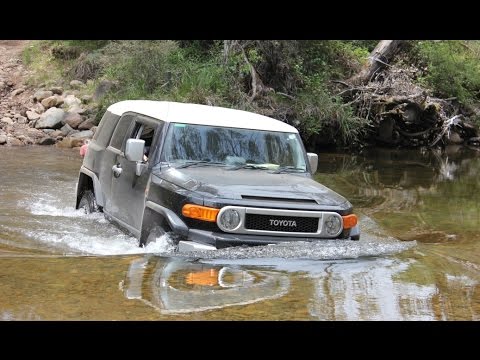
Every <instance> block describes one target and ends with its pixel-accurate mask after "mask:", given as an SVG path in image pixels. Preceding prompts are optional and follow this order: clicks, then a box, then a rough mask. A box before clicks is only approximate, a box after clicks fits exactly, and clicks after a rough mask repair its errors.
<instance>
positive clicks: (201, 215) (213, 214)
mask: <svg viewBox="0 0 480 360" xmlns="http://www.w3.org/2000/svg"><path fill="white" fill-rule="evenodd" d="M219 211H220V209H215V208H210V207H206V206H200V205H194V204H185V205H183V208H182V214H183V216H186V217H189V218H192V219H197V220H203V221H210V222H215V221H217V214H218V212H219Z"/></svg>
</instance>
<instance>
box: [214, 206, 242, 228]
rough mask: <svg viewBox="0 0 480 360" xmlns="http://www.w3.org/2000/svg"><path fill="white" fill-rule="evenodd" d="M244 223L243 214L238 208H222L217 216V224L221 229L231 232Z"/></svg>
mask: <svg viewBox="0 0 480 360" xmlns="http://www.w3.org/2000/svg"><path fill="white" fill-rule="evenodd" d="M241 223H242V215H241V214H240V212H239V211H238V210H236V209H231V208H226V209H222V210H220V213H219V214H218V217H217V225H218V227H219V228H220V230H223V231H226V232H231V231H235V230H236V229H238V228H239V226H240V225H241Z"/></svg>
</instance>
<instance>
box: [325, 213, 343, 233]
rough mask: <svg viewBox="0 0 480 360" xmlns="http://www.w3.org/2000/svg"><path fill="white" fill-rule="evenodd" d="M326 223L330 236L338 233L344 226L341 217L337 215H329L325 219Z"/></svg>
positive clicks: (326, 229)
mask: <svg viewBox="0 0 480 360" xmlns="http://www.w3.org/2000/svg"><path fill="white" fill-rule="evenodd" d="M324 225H325V231H326V233H327V234H328V235H330V236H334V235H337V234H338V233H339V232H340V228H341V227H342V223H341V222H340V217H339V216H335V215H328V216H327V218H326V219H325V223H324Z"/></svg>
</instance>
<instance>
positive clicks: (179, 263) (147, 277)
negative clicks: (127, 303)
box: [123, 256, 289, 313]
mask: <svg viewBox="0 0 480 360" xmlns="http://www.w3.org/2000/svg"><path fill="white" fill-rule="evenodd" d="M288 288H289V279H288V277H287V275H284V274H282V273H278V272H273V271H267V270H250V269H249V270H243V269H240V268H236V267H233V266H232V267H230V266H221V265H210V264H203V263H193V262H189V261H186V260H182V259H168V258H160V257H154V256H152V257H143V258H140V259H137V260H134V261H133V262H132V263H131V264H130V268H129V271H128V274H127V278H126V279H125V283H124V286H123V290H124V293H125V296H126V297H127V298H128V299H139V300H142V301H143V302H145V303H146V304H148V305H150V306H152V307H154V308H155V309H157V310H159V311H160V312H162V313H186V312H193V311H205V310H210V309H218V308H223V307H227V306H233V305H245V304H251V303H255V302H259V301H264V300H268V299H274V298H277V297H280V296H283V295H284V294H286V292H287V290H288Z"/></svg>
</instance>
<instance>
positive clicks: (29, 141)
mask: <svg viewBox="0 0 480 360" xmlns="http://www.w3.org/2000/svg"><path fill="white" fill-rule="evenodd" d="M17 139H18V140H20V141H21V142H22V143H24V144H25V145H31V144H33V140H32V139H30V138H29V137H28V136H26V135H19V136H17Z"/></svg>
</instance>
